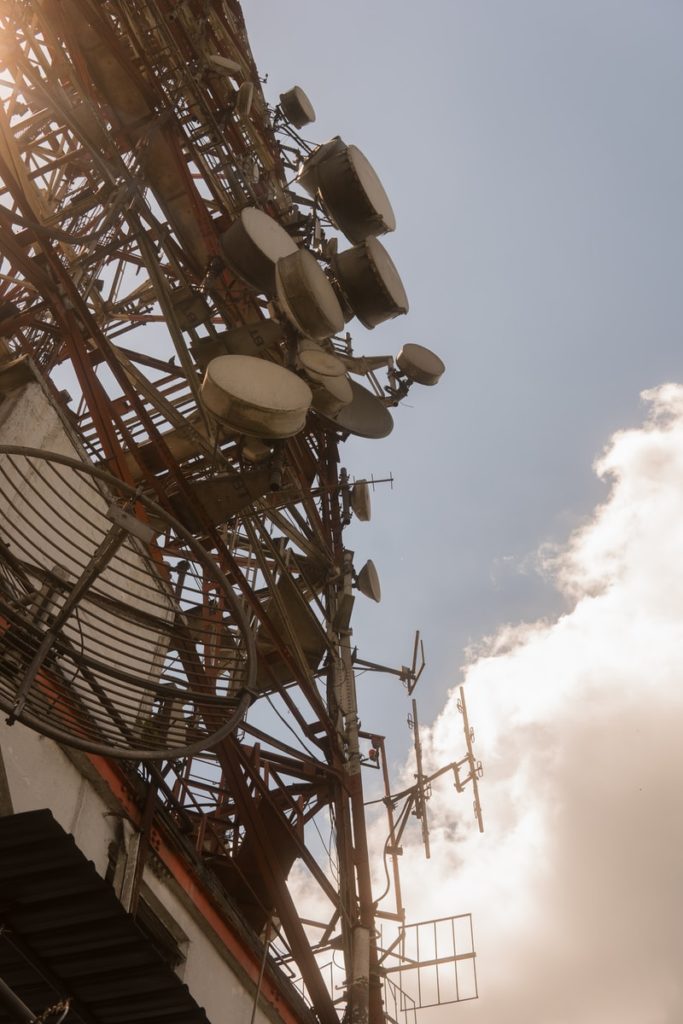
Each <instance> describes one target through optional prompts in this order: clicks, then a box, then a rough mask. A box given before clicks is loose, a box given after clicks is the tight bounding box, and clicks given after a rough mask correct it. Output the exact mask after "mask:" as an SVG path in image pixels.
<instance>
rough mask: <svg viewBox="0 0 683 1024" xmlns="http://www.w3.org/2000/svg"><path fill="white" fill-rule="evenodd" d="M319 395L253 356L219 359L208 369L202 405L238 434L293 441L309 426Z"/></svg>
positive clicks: (210, 364)
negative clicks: (307, 415) (314, 401)
mask: <svg viewBox="0 0 683 1024" xmlns="http://www.w3.org/2000/svg"><path fill="white" fill-rule="evenodd" d="M312 399H313V395H312V394H311V389H310V388H309V386H308V384H307V383H306V381H304V380H302V379H301V377H297V375H296V374H295V373H292V372H291V370H286V369H285V368H284V367H283V366H278V365H277V363H271V362H268V360H266V359H256V358H254V357H253V356H218V357H217V358H216V359H212V360H211V362H210V363H209V365H208V366H207V368H206V375H205V377H204V382H203V384H202V400H203V402H204V404H205V406H206V408H207V409H208V410H209V412H210V413H212V414H213V415H214V416H215V417H216V419H218V420H220V422H221V423H223V424H225V426H227V427H228V428H229V429H230V430H234V431H235V432H236V433H238V434H247V435H249V436H253V437H265V438H285V437H292V436H293V435H294V434H298V432H299V431H300V430H301V428H302V427H303V425H304V423H305V422H306V414H307V412H308V410H309V409H310V407H311V401H312Z"/></svg>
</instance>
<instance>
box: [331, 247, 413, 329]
mask: <svg viewBox="0 0 683 1024" xmlns="http://www.w3.org/2000/svg"><path fill="white" fill-rule="evenodd" d="M332 269H333V271H334V275H335V277H336V278H337V281H338V283H339V286H340V288H341V289H342V291H343V293H344V295H345V296H346V299H347V300H348V303H349V306H350V307H351V309H352V310H353V312H354V314H355V316H357V317H358V319H359V320H360V322H361V323H362V325H363V327H367V328H369V329H372V328H373V327H377V325H378V324H381V323H384V321H385V320H391V319H393V317H396V316H401V315H402V314H404V313H407V312H408V309H409V304H408V296H407V295H406V292H405V288H404V287H403V282H402V281H401V278H400V276H399V273H398V270H397V269H396V267H395V265H394V262H393V260H392V258H391V256H390V255H389V253H388V252H387V250H386V249H385V248H384V246H383V245H382V243H381V242H379V241H378V240H377V239H376V238H367V239H366V240H365V241H364V242H361V243H360V245H354V246H353V248H352V249H346V250H345V251H344V252H340V253H338V254H337V255H336V256H335V257H334V258H333V259H332Z"/></svg>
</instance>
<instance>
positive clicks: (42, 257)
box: [0, 0, 386, 1024]
mask: <svg viewBox="0 0 683 1024" xmlns="http://www.w3.org/2000/svg"><path fill="white" fill-rule="evenodd" d="M226 68H227V69H229V71H230V73H227V71H226ZM240 80H242V81H244V82H250V83H251V84H252V86H253V87H254V90H253V99H252V102H251V104H250V107H249V110H248V111H247V112H246V113H245V112H244V110H243V109H241V107H240V92H239V88H238V83H239V81H240ZM0 100H1V103H0V257H1V262H0V383H2V382H4V386H5V388H7V387H9V386H11V385H13V384H21V383H22V382H24V381H30V380H34V379H35V378H36V376H38V377H40V379H41V380H43V382H44V385H45V386H46V387H47V388H48V389H49V391H50V393H51V395H52V398H53V401H54V402H55V403H56V405H57V406H58V407H59V408H60V409H61V410H62V415H63V417H64V418H65V421H67V422H68V424H69V428H70V429H71V430H72V431H74V432H75V435H76V436H77V438H78V442H79V444H80V445H81V446H82V450H83V451H84V452H85V453H87V458H88V459H89V460H90V462H91V463H92V464H93V465H94V466H96V467H98V468H99V470H101V471H103V472H105V473H106V474H110V475H113V476H114V477H115V478H118V479H119V480H121V481H122V482H123V484H124V485H125V486H126V488H127V490H126V494H128V495H130V494H132V495H133V496H134V495H135V494H136V493H137V494H142V493H144V494H145V495H146V496H147V499H149V502H150V503H152V504H153V505H154V507H155V508H158V509H159V510H160V516H161V519H160V522H161V525H160V526H158V528H157V539H156V540H155V541H154V543H155V544H156V545H157V546H160V547H163V552H164V557H165V558H166V560H167V561H169V560H170V562H171V563H172V565H173V566H174V567H175V570H176V572H177V574H178V578H180V576H181V575H182V573H183V572H185V571H187V570H186V569H184V568H183V566H187V565H188V564H190V563H192V564H193V569H192V571H194V572H195V574H197V573H198V576H197V579H198V580H199V582H198V583H197V587H196V588H195V589H194V590H193V596H194V600H195V601H198V602H199V604H200V605H201V604H202V602H203V603H204V607H205V609H209V610H210V606H211V600H212V594H211V591H210V588H209V589H207V588H205V589H204V590H203V591H202V585H201V573H202V570H201V566H200V568H199V570H197V565H196V559H195V561H194V562H193V556H192V551H191V550H190V548H189V546H188V543H187V537H188V536H189V535H191V536H192V538H194V539H195V540H196V542H197V543H198V544H200V545H202V547H203V548H204V549H205V550H206V551H207V552H209V553H210V556H211V558H212V559H213V560H215V562H216V563H217V564H218V566H219V567H220V571H221V572H222V573H223V574H224V577H225V579H226V580H227V581H228V584H229V586H230V587H231V588H232V594H233V598H234V601H235V602H238V603H239V607H240V609H243V610H244V616H245V621H247V622H248V626H249V628H250V629H251V631H252V633H253V638H254V649H255V652H256V657H255V659H254V670H253V672H252V674H251V678H250V682H249V687H248V690H249V698H250V701H251V704H252V711H251V712H250V713H249V715H248V716H247V718H246V719H244V720H242V721H241V724H240V727H239V729H237V730H233V731H232V733H231V734H230V735H228V736H227V737H225V738H224V739H222V740H221V741H220V742H219V743H217V745H216V746H215V748H214V749H212V750H204V751H203V752H201V753H200V754H195V755H193V756H189V757H186V758H184V759H176V760H173V761H168V760H167V761H165V762H162V763H161V764H160V765H159V766H150V765H147V766H137V765H135V764H133V763H130V764H128V766H127V767H126V768H125V770H126V771H128V772H129V773H130V774H131V777H135V778H136V779H137V781H138V784H139V782H140V780H143V781H144V783H145V784H146V786H147V792H148V794H149V793H152V794H153V796H154V799H155V800H156V805H157V807H163V808H165V812H166V813H167V814H168V815H169V816H170V819H172V820H173V821H174V823H175V826H176V827H177V828H179V829H180V830H181V831H182V832H183V833H184V834H185V835H186V836H187V835H189V836H191V837H192V839H193V842H194V843H195V845H196V848H197V850H198V851H199V852H200V853H201V854H202V855H203V856H204V857H205V858H206V861H207V863H208V864H209V865H210V866H211V867H212V868H213V870H214V872H215V874H216V875H217V877H218V878H219V879H220V881H221V882H222V884H223V885H224V887H225V889H226V890H227V891H228V893H230V894H231V896H232V898H233V899H234V901H235V902H236V903H237V905H238V906H239V907H240V909H241V911H242V913H243V915H244V916H245V917H246V918H247V920H248V921H249V923H250V924H251V925H252V927H253V928H254V930H255V931H256V932H257V933H259V932H265V933H266V934H268V936H269V937H270V938H272V937H274V933H275V931H277V945H278V949H279V950H280V956H281V961H282V963H288V962H290V961H294V962H295V964H296V968H297V970H298V972H299V973H300V975H301V977H302V979H303V981H304V984H305V987H306V991H307V994H308V997H309V999H310V1002H311V1005H312V1007H313V1009H314V1011H315V1013H316V1014H317V1016H318V1019H319V1020H320V1021H321V1022H322V1024H336V1022H337V1020H338V1011H337V1007H336V1005H335V997H334V993H333V992H331V991H330V989H329V986H328V985H327V984H326V981H325V979H324V976H323V972H322V969H321V966H320V963H321V959H320V951H321V950H324V949H329V948H331V947H334V946H335V943H336V944H337V945H336V948H339V947H341V949H342V951H343V955H344V960H345V968H344V973H345V977H346V982H347V985H346V992H345V996H344V1001H345V1002H347V1003H348V1006H349V1008H350V1009H349V1014H350V1015H349V1019H350V1020H359V1021H360V1020H368V1019H369V1020H370V1022H371V1024H380V1022H381V1021H383V1020H384V1012H383V1009H382V1001H381V995H380V982H379V976H378V972H377V970H376V966H377V959H378V954H377V949H376V944H375V910H376V908H375V904H374V902H373V894H372V889H371V882H370V868H369V863H368V850H367V838H366V825H365V812H364V806H363V791H362V783H361V772H360V769H361V760H362V758H361V750H360V744H359V723H358V715H357V707H356V696H355V684H354V673H353V658H352V651H351V640H350V615H351V608H352V605H353V593H352V584H353V579H354V570H353V566H352V563H351V556H350V553H349V552H347V551H346V550H345V548H344V543H343V536H342V535H343V529H344V526H345V525H346V524H347V522H348V519H349V498H348V492H349V486H348V480H347V478H346V476H345V474H343V473H341V472H340V455H339V447H340V443H341V442H342V441H343V440H344V435H343V434H340V432H339V431H335V430H334V429H331V428H330V426H329V424H326V423H324V422H323V421H322V420H321V419H320V418H318V417H317V416H316V415H315V414H312V415H310V416H309V418H308V421H307V424H306V427H305V429H304V431H302V432H301V433H299V434H298V435H297V436H295V437H293V438H291V439H289V440H287V441H285V442H279V443H278V444H277V445H275V446H274V447H273V449H272V451H271V453H270V454H269V456H268V458H267V459H265V460H264V461H261V462H254V461H253V459H252V460H250V459H249V457H248V454H247V453H245V450H244V445H243V440H242V439H241V438H240V437H238V436H235V435H230V434H226V433H221V431H220V428H219V427H217V426H216V424H215V422H214V421H213V420H212V419H211V417H210V416H209V415H208V414H207V412H206V410H205V408H204V406H203V404H202V401H201V398H200V387H201V379H202V357H201V353H202V352H206V351H210V350H211V346H212V345H214V346H215V345H217V344H220V338H221V335H222V333H223V332H225V331H226V330H227V329H231V328H237V327H241V326H243V325H255V326H258V325H259V324H261V323H262V322H265V321H266V320H267V319H268V318H269V317H270V314H271V310H270V308H269V304H268V301H267V299H265V298H263V297H262V296H259V295H257V294H255V293H254V291H253V290H252V289H249V288H248V287H247V286H245V284H244V283H243V282H242V281H240V280H239V279H237V278H236V277H235V276H233V274H232V273H231V272H230V271H229V270H228V269H226V266H225V264H224V262H223V260H222V258H221V246H220V237H221V234H222V233H223V232H224V231H225V230H226V229H227V228H228V227H229V226H230V224H232V223H233V222H234V220H235V218H236V217H237V216H238V214H239V212H240V210H242V209H244V208H245V207H246V206H256V207H258V208H259V209H261V210H263V211H264V212H266V213H269V214H270V215H271V216H273V217H275V218H276V219H277V220H278V221H279V223H280V224H282V225H284V226H285V227H286V229H287V230H288V232H289V233H290V234H291V235H292V237H293V238H294V239H295V240H296V241H297V242H298V243H300V244H305V245H309V246H313V245H315V244H316V243H317V241H319V239H320V219H319V217H318V215H317V211H316V210H315V209H311V204H308V205H306V204H305V203H304V202H302V201H301V198H299V199H297V197H296V195H295V194H294V193H293V192H292V191H291V190H290V188H289V187H288V185H287V175H288V174H290V172H291V169H292V163H291V161H292V160H294V159H296V156H292V154H293V153H294V150H297V149H298V150H299V151H300V152H301V151H304V152H305V150H306V149H307V147H306V144H305V142H304V141H303V140H302V139H301V138H299V137H298V136H297V135H296V134H295V133H292V131H291V129H290V128H288V126H287V125H286V124H285V123H284V120H283V118H282V116H281V115H280V114H279V113H278V112H277V111H273V110H270V109H269V108H268V107H267V105H266V103H265V100H264V98H263V94H262V92H261V88H260V84H259V77H258V72H257V69H256V67H255V64H254V61H253V58H252V56H251V53H250V50H249V46H248V42H247V37H246V34H245V29H244V24H243V19H242V14H241V11H240V8H239V5H238V4H237V3H236V2H234V0H139V2H137V0H104V2H103V0H34V2H28V0H2V2H0ZM278 133H279V134H278ZM286 133H288V134H289V138H286ZM283 142H286V143H287V145H283ZM331 344H332V346H333V347H337V348H338V349H339V350H340V351H341V350H342V349H343V350H344V351H346V352H347V354H351V353H350V352H349V348H348V341H347V340H346V339H341V338H339V339H336V340H335V339H333V340H332V342H331ZM198 353H199V355H198ZM367 383H369V385H370V388H371V389H372V390H373V391H374V392H375V393H376V394H378V395H379V396H382V395H384V391H383V389H382V388H381V387H380V386H379V384H378V383H377V381H376V379H375V378H374V376H373V374H372V372H370V373H369V375H368V377H367ZM66 389H68V391H70V392H73V394H74V398H71V395H69V394H67V390H66ZM384 397H386V396H384ZM147 499H146V500H147ZM131 500H132V499H131ZM148 518H149V517H148ZM174 523H176V524H178V523H179V524H180V527H181V529H176V528H174V526H173V524H174ZM178 567H180V568H178ZM17 571H18V570H17ZM171 578H172V579H175V577H171ZM183 579H184V577H183ZM25 589H27V588H25ZM199 614H201V612H200V613H199ZM207 614H208V612H207ZM184 621H185V620H184ZM184 628H185V633H184V634H183V635H184V636H185V637H186V638H187V636H189V637H190V639H189V640H186V643H187V644H188V645H189V644H190V642H191V640H192V632H191V629H190V628H189V627H184ZM212 656H213V658H214V662H213V664H214V665H215V664H217V660H218V661H220V658H221V657H228V655H225V654H221V653H220V651H219V653H218V654H216V652H215V651H214V653H213V655H212ZM193 657H196V658H197V659H199V660H201V658H202V654H201V651H200V652H199V653H197V650H195V652H194V655H193ZM205 661H206V658H205ZM159 813H162V812H159ZM170 819H169V820H170ZM331 827H332V831H333V834H334V851H332V850H330V851H327V853H328V854H329V855H326V852H325V848H324V847H325V844H324V841H323V840H321V839H320V835H321V831H325V832H327V831H329V830H330V828H331ZM295 862H296V863H297V864H298V870H300V871H301V872H303V873H304V874H305V875H306V877H307V879H308V881H307V882H306V883H305V884H307V885H314V886H315V888H316V891H317V893H318V896H317V897H316V900H315V901H314V902H315V903H316V904H317V906H318V907H321V906H326V907H327V909H326V910H320V909H318V911H317V913H316V921H317V924H316V925H315V927H313V926H312V925H310V922H309V923H306V922H304V921H302V918H301V915H300V912H299V911H298V909H297V906H296V905H295V901H294V899H293V897H292V894H291V892H290V889H289V888H288V885H287V876H288V874H289V872H290V869H291V868H292V866H293V864H294V863H295ZM302 884H303V883H302ZM275 919H276V920H275ZM274 921H275V923H274ZM277 922H279V924H278V923H277ZM368 965H369V970H368ZM368 976H369V979H370V983H369V986H368Z"/></svg>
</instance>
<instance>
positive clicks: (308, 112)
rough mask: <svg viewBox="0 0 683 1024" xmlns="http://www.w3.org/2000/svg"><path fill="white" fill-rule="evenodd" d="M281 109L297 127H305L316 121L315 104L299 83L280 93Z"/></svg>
mask: <svg viewBox="0 0 683 1024" xmlns="http://www.w3.org/2000/svg"><path fill="white" fill-rule="evenodd" d="M280 109H281V110H282V113H283V114H284V116H285V118H286V119H287V120H288V121H289V123H290V124H291V125H293V126H294V127H295V128H305V126H306V125H307V124H312V123H313V122H314V121H315V110H314V108H313V104H312V103H311V101H310V100H309V98H308V96H307V95H306V93H305V92H304V90H303V89H302V88H301V86H299V85H295V86H293V88H291V89H289V90H288V91H287V92H281V93H280Z"/></svg>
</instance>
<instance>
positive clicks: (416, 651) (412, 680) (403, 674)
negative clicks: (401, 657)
mask: <svg viewBox="0 0 683 1024" xmlns="http://www.w3.org/2000/svg"><path fill="white" fill-rule="evenodd" d="M418 659H419V667H418ZM354 664H355V665H359V666H360V667H361V668H366V669H370V671H371V672H386V673H387V674H388V675H390V676H398V678H399V679H400V680H401V682H402V683H403V685H404V686H405V687H406V689H407V690H408V696H409V697H410V696H412V693H413V690H414V689H415V687H416V686H417V684H418V680H419V679H420V676H421V675H422V673H423V672H424V670H425V667H426V664H427V663H426V661H425V650H424V643H423V642H422V640H421V639H420V631H419V629H418V630H416V631H415V642H414V644H413V660H412V663H411V665H410V667H408V666H407V665H402V666H401V668H392V667H391V666H390V665H380V664H379V662H376V661H365V659H364V658H358V657H356V656H355V652H354ZM413 703H414V702H413Z"/></svg>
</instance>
